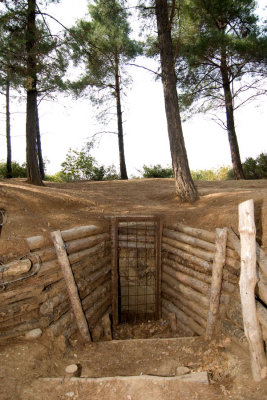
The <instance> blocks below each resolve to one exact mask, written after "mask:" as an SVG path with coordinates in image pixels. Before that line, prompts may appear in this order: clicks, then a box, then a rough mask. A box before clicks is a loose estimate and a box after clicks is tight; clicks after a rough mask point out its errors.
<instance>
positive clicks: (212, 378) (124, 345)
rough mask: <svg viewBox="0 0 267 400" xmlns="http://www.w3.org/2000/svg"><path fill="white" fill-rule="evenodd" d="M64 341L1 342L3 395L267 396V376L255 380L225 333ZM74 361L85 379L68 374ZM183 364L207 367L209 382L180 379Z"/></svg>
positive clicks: (8, 398) (14, 398)
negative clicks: (211, 337)
mask: <svg viewBox="0 0 267 400" xmlns="http://www.w3.org/2000/svg"><path fill="white" fill-rule="evenodd" d="M61 339H62V337H59V338H58V340H57V341H56V342H53V343H52V342H51V341H50V340H49V338H46V337H45V336H43V337H41V338H40V339H37V340H34V341H31V342H29V341H25V340H24V341H23V340H17V342H16V343H12V344H11V345H9V346H0V357H1V364H0V378H1V380H0V398H1V400H37V399H38V400H60V399H62V400H63V399H65V400H67V399H69V398H73V399H78V400H178V399H183V400H219V399H224V398H225V399H226V398H227V399H233V400H266V399H267V389H266V380H265V382H264V381H263V382H261V383H255V382H253V381H252V379H251V373H250V366H249V360H248V358H247V356H246V355H245V354H244V353H243V351H241V350H240V349H237V348H236V347H234V346H233V344H231V342H229V341H228V340H226V339H225V338H222V339H220V341H219V342H217V343H215V342H212V343H209V342H207V341H205V340H204V339H203V338H201V337H192V338H190V337H187V338H164V339H158V338H155V337H153V339H147V340H143V339H134V340H114V341H111V342H98V343H92V344H83V343H82V342H80V341H79V340H78V339H77V338H76V339H73V340H72V341H71V343H69V344H67V345H66V344H65V343H64V341H62V340H61ZM70 364H77V365H79V367H80V371H81V373H80V377H81V378H82V379H80V380H76V381H71V380H69V379H68V376H67V375H66V372H65V369H66V367H67V366H68V365H70ZM178 367H183V368H184V367H186V368H187V370H188V371H187V373H188V374H196V373H204V375H205V372H206V373H207V374H208V377H209V381H206V383H204V384H203V383H197V382H191V383H190V382H189V383H186V382H184V381H183V382H179V381H177V380H176V376H177V374H178V375H179V372H178V371H177V368H178ZM107 377H108V378H107ZM121 377H123V378H122V379H121ZM127 377H130V378H129V379H128V378H127ZM139 377H141V379H139ZM146 377H147V378H146ZM166 377H167V379H166ZM43 378H44V379H43ZM47 378H48V379H47ZM84 378H85V379H84ZM88 378H89V379H88ZM95 378H97V379H95ZM207 382H209V383H207Z"/></svg>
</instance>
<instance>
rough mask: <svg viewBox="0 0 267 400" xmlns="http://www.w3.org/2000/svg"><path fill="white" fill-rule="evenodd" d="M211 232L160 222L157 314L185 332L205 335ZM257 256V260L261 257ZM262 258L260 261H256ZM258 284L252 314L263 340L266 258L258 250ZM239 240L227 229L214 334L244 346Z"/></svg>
mask: <svg viewBox="0 0 267 400" xmlns="http://www.w3.org/2000/svg"><path fill="white" fill-rule="evenodd" d="M214 254H215V232H209V231H207V230H203V229H197V228H192V227H188V226H185V225H182V224H179V223H176V224H169V223H165V224H164V228H163V234H162V285H161V296H162V314H163V316H164V317H166V318H168V316H169V315H170V313H174V314H175V315H176V319H177V322H178V324H180V326H181V327H182V328H183V330H184V331H185V332H186V333H187V334H189V335H192V334H196V335H202V334H204V333H205V331H206V325H207V315H208V310H209V297H210V287H211V279H212V265H213V260H214ZM260 255H261V257H260ZM260 258H261V260H260ZM257 260H258V266H257V267H258V274H259V278H260V279H259V282H258V285H257V288H256V294H257V300H256V303H257V310H258V316H259V320H260V324H261V328H262V332H263V337H264V340H265V341H266V342H267V308H266V307H267V301H266V300H267V298H266V293H267V285H266V281H265V276H264V273H265V274H266V271H267V270H266V268H264V265H265V264H264V263H266V256H265V255H264V253H263V251H262V250H261V249H260V248H259V246H258V254H257ZM239 275H240V242H239V239H238V237H237V236H236V235H235V234H234V232H233V231H231V230H230V229H228V236H227V248H226V263H225V266H224V269H223V281H222V290H221V296H220V309H219V312H220V324H219V325H218V330H221V331H222V332H223V333H225V334H226V335H228V336H230V337H231V338H232V339H233V341H236V342H238V343H239V344H241V345H243V346H244V347H247V340H246V337H245V334H244V328H243V319H242V311H241V302H240V295H239Z"/></svg>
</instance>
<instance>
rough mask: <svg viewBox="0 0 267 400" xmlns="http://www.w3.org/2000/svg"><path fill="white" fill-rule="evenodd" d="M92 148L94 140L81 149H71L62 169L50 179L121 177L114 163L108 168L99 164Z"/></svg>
mask: <svg viewBox="0 0 267 400" xmlns="http://www.w3.org/2000/svg"><path fill="white" fill-rule="evenodd" d="M92 148H93V142H89V143H87V144H86V146H85V147H84V148H83V149H82V150H81V151H78V150H72V149H69V152H68V153H67V156H66V160H65V161H64V162H63V163H62V164H61V166H62V170H61V171H60V173H58V174H56V175H53V176H52V177H50V179H51V178H52V179H59V181H67V182H70V181H77V180H90V181H103V180H113V179H120V177H119V175H118V173H117V171H116V168H115V166H114V165H111V166H109V167H106V168H105V167H104V165H98V163H97V161H96V160H95V158H94V157H92V156H91V154H90V151H91V149H92ZM56 181H58V180H56Z"/></svg>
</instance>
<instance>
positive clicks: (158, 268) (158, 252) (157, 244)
mask: <svg viewBox="0 0 267 400" xmlns="http://www.w3.org/2000/svg"><path fill="white" fill-rule="evenodd" d="M156 224H157V225H156V226H157V229H156V237H155V249H156V318H157V319H160V318H161V241H162V230H163V225H162V221H161V218H160V217H157V218H156Z"/></svg>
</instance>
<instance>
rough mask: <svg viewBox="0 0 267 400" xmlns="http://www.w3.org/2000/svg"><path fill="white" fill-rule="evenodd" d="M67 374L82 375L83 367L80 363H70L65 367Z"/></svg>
mask: <svg viewBox="0 0 267 400" xmlns="http://www.w3.org/2000/svg"><path fill="white" fill-rule="evenodd" d="M65 372H66V374H67V376H76V377H77V376H81V372H82V367H81V365H80V364H70V365H68V366H67V367H66V368H65Z"/></svg>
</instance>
